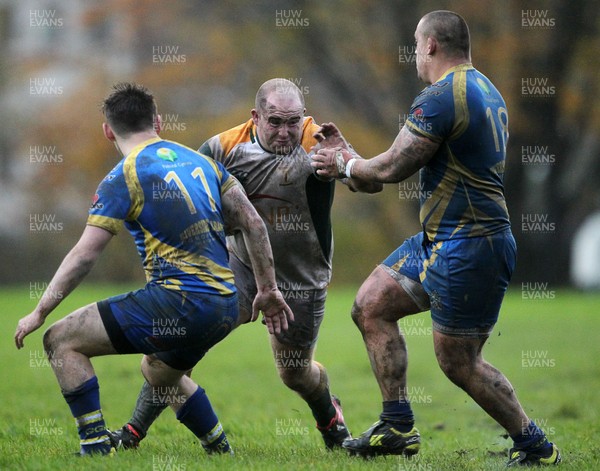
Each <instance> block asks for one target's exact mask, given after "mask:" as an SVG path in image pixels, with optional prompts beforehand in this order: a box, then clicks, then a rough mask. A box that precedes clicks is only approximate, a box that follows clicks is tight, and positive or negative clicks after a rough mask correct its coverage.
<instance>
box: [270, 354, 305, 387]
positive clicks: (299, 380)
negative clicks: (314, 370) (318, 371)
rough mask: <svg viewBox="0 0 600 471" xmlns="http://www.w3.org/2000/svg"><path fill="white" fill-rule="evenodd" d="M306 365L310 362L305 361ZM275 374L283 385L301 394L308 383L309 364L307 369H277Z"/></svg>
mask: <svg viewBox="0 0 600 471" xmlns="http://www.w3.org/2000/svg"><path fill="white" fill-rule="evenodd" d="M307 363H310V362H309V361H308V360H307ZM277 372H278V373H279V378H280V379H281V381H282V382H283V384H285V385H286V386H287V387H288V388H290V389H291V390H293V391H297V392H302V391H303V390H304V388H305V387H306V384H307V383H308V379H309V375H310V364H309V366H308V367H307V368H304V367H300V368H289V367H278V368H277Z"/></svg>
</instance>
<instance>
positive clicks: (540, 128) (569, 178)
mask: <svg viewBox="0 0 600 471" xmlns="http://www.w3.org/2000/svg"><path fill="white" fill-rule="evenodd" d="M436 9H450V10H453V11H456V12H458V13H460V14H461V15H463V16H464V17H465V19H466V20H467V22H468V24H469V26H470V29H471V36H472V58H473V63H474V65H475V67H477V68H478V69H479V70H480V71H481V72H483V73H484V74H486V75H487V76H488V77H490V78H491V79H492V81H493V82H494V83H495V84H496V86H497V88H498V89H499V90H500V91H501V93H502V94H503V95H504V98H505V100H506V102H507V107H508V112H509V129H510V139H509V144H508V149H509V150H508V160H507V168H506V174H505V184H506V193H507V198H508V205H509V210H510V213H511V218H512V222H513V231H514V233H515V236H516V238H517V243H518V247H519V262H518V269H517V272H516V273H515V277H514V281H515V282H517V283H523V282H543V283H549V284H551V285H552V286H562V285H567V284H571V283H572V282H573V279H572V276H571V273H572V266H573V262H574V258H573V254H574V251H573V250H574V249H573V240H574V239H575V237H576V235H577V234H578V231H580V228H581V227H582V224H584V223H585V222H586V221H587V222H588V223H589V221H591V220H592V217H593V216H594V215H595V214H598V211H600V185H599V183H600V89H599V88H600V74H599V68H598V63H599V60H598V51H600V35H599V26H600V25H599V22H600V19H599V16H598V10H599V9H598V4H597V2H588V1H584V0H572V1H569V2H564V1H560V0H547V1H531V2H526V3H525V2H521V1H516V0H507V1H495V0H460V1H442V0H440V1H430V0H421V1H419V2H416V1H413V0H385V1H370V0H343V1H342V0H326V1H316V0H306V1H304V0H297V1H271V0H258V1H253V2H242V1H233V0H231V1H227V0H220V1H217V0H204V1H191V0H190V1H187V0H186V1H170V2H165V1H158V0H144V1H142V0H107V1H102V2H98V1H92V0H85V1H84V0H54V1H52V0H48V1H42V0H38V1H35V0H23V1H18V2H17V1H6V0H0V117H1V122H2V125H1V126H0V188H1V191H0V207H1V208H2V209H1V211H2V213H1V214H2V217H1V218H0V257H1V258H0V259H1V260H2V270H1V271H0V282H2V283H12V282H26V283H27V282H29V283H37V282H41V283H43V282H47V281H48V280H49V278H50V276H51V275H52V273H53V272H54V271H55V270H56V268H57V266H58V264H59V262H60V260H61V259H62V257H63V256H64V255H65V253H66V251H67V250H68V249H69V248H70V247H71V246H72V245H73V244H74V243H75V242H76V240H77V239H78V237H79V235H80V233H81V231H82V229H83V227H84V224H85V218H86V214H87V209H88V207H89V204H90V202H91V198H92V196H93V195H94V192H95V189H96V186H97V184H98V182H99V181H100V180H101V179H102V177H103V176H104V175H105V174H106V173H107V172H108V171H109V170H110V169H111V168H112V167H113V166H114V165H115V164H116V162H117V161H118V160H119V157H118V155H117V153H116V151H115V149H114V147H112V145H111V144H110V143H109V142H108V141H106V140H105V139H104V137H103V136H102V133H101V127H100V125H101V122H102V115H101V113H100V108H99V105H100V103H101V101H102V99H103V97H104V96H105V95H106V94H107V93H108V91H109V89H110V86H111V85H112V84H113V83H115V82H117V81H124V80H135V81H139V82H141V83H143V84H144V85H146V86H147V87H149V88H150V89H151V90H152V91H153V92H154V94H155V96H156V98H157V101H158V105H159V111H160V112H161V114H162V116H163V121H164V123H165V130H164V132H163V134H162V135H163V137H165V138H168V139H173V140H176V141H180V142H182V143H184V144H186V145H188V146H190V147H192V148H197V147H199V146H200V144H202V143H203V142H204V141H205V140H206V139H207V138H208V137H210V136H212V135H214V134H216V133H218V132H220V131H223V130H225V129H228V128H230V127H232V126H235V125H237V124H239V123H241V122H243V121H245V120H246V119H248V117H249V116H250V114H249V113H250V109H251V108H252V107H253V103H254V95H255V93H256V90H257V88H258V87H259V85H260V84H261V83H262V82H264V81H265V80H267V79H269V78H272V77H284V78H288V79H290V80H292V81H293V82H294V83H296V84H297V85H298V86H299V87H300V89H301V90H302V92H303V93H304V94H305V98H306V105H307V114H308V115H312V116H314V117H315V119H316V121H317V122H325V121H334V122H335V123H337V124H338V125H339V126H340V128H341V129H342V130H343V132H344V134H345V136H346V137H347V138H348V139H349V140H350V141H351V142H352V144H353V145H354V147H355V148H356V149H357V150H358V152H359V153H360V154H361V155H363V156H365V157H371V156H374V155H376V154H378V153H379V152H382V151H384V150H386V149H387V148H388V147H389V145H390V144H391V143H392V141H393V139H394V137H395V136H396V134H397V133H398V130H399V127H400V126H401V125H402V123H403V121H404V120H405V117H406V114H407V113H408V111H409V107H410V104H411V102H412V99H413V98H414V96H415V95H416V94H417V93H418V92H419V91H420V90H421V89H422V88H423V86H424V85H423V84H422V83H420V82H419V81H418V79H417V77H416V72H415V64H414V38H413V34H414V29H415V27H416V24H417V22H418V20H419V19H420V17H421V16H422V15H423V14H425V13H427V12H429V11H432V10H436ZM418 189H419V187H418V184H417V180H416V178H414V179H411V180H410V181H408V182H405V183H403V184H400V185H398V184H396V185H387V187H386V189H385V190H384V192H383V193H381V194H378V195H374V196H367V195H359V194H352V193H350V192H349V191H347V190H346V188H345V187H343V185H338V188H337V191H336V201H335V205H334V221H333V222H334V235H335V259H334V263H335V265H334V278H333V282H334V283H335V284H356V285H358V283H360V282H361V281H362V280H363V279H364V278H365V277H366V276H367V275H368V274H369V272H370V271H371V270H372V268H373V267H374V266H375V265H376V264H377V263H378V262H379V261H381V260H382V259H383V258H384V257H385V256H386V255H387V254H388V253H389V252H391V251H392V250H393V249H394V248H395V247H396V246H398V245H399V244H400V243H401V242H402V240H403V239H404V238H405V237H408V236H410V235H412V234H414V233H416V232H417V231H419V230H420V227H419V223H418V200H417V198H416V196H417V194H418ZM588 227H589V226H588ZM596 227H597V226H596ZM595 233H598V234H600V228H599V229H598V231H594V230H591V231H590V230H588V231H587V234H588V235H587V241H588V242H586V244H588V245H587V247H589V251H588V252H585V253H586V256H584V257H583V259H584V260H585V263H587V265H588V271H590V272H591V273H593V272H594V266H595V267H598V266H600V241H599V240H598V237H596V238H595V242H594V237H593V235H594V234H595ZM590 240H591V241H592V242H589V241H590ZM589 244H592V245H593V247H590V246H589ZM594 244H595V245H594ZM594 247H595V248H594ZM133 249H134V246H133V242H132V240H131V238H130V237H129V235H128V234H126V233H123V234H121V235H120V236H119V237H117V238H116V239H115V240H114V241H113V243H111V245H110V246H109V248H108V250H107V252H106V253H105V254H104V256H103V257H102V260H101V261H100V263H99V265H98V266H97V268H96V269H95V270H94V272H93V275H92V276H93V278H94V279H96V280H105V281H117V282H128V281H132V280H139V281H142V280H143V277H142V272H141V268H140V265H139V260H138V258H137V255H136V253H135V251H134V250H133ZM579 258H581V257H579ZM585 263H584V265H585ZM597 271H598V270H596V272H597ZM588 278H589V277H586V279H588ZM597 283H598V285H600V281H597ZM584 284H585V283H584ZM579 285H581V286H583V285H582V283H580V284H579ZM589 285H590V286H593V283H589Z"/></svg>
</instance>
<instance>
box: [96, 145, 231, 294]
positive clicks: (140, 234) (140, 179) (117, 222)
mask: <svg viewBox="0 0 600 471" xmlns="http://www.w3.org/2000/svg"><path fill="white" fill-rule="evenodd" d="M234 184H235V180H234V179H233V177H231V176H230V174H229V173H228V172H227V170H225V168H224V167H223V166H222V165H221V164H220V163H218V162H215V161H213V160H212V159H210V158H207V157H206V156H204V155H202V154H199V153H198V152H196V151H194V150H192V149H189V148H187V147H185V146H183V145H181V144H177V143H175V142H171V141H165V140H162V139H160V138H154V139H150V140H148V141H145V142H143V143H142V144H140V145H138V146H137V147H136V148H135V149H134V150H133V151H132V152H130V153H129V155H127V156H126V157H125V158H124V159H123V160H121V161H120V162H119V163H118V164H117V166H116V167H115V168H114V169H113V170H112V171H111V172H110V173H109V174H108V175H107V176H106V177H105V178H104V180H103V181H102V182H101V183H100V185H99V187H98V190H97V193H96V195H95V196H94V201H93V204H92V206H91V208H90V210H89V216H88V221H87V223H88V224H89V225H92V226H98V227H101V228H103V229H106V230H108V231H110V232H112V233H113V234H116V233H117V232H118V231H119V229H120V228H121V226H122V222H123V221H124V223H125V226H126V227H127V229H128V230H129V232H131V234H132V236H133V237H134V239H135V244H136V246H137V250H138V253H139V255H140V257H141V259H142V264H143V266H144V270H145V272H146V279H147V280H148V282H154V283H158V284H160V285H162V286H164V287H165V288H168V289H175V290H182V291H193V292H206V293H221V294H231V293H233V292H235V286H234V284H233V273H232V272H231V270H230V268H229V257H228V252H227V247H226V243H225V231H224V221H223V212H222V209H221V195H222V194H224V193H225V192H226V191H227V190H228V189H229V188H230V187H231V186H232V185H234Z"/></svg>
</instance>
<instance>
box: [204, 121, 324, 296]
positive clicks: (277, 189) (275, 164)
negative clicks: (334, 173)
mask: <svg viewBox="0 0 600 471" xmlns="http://www.w3.org/2000/svg"><path fill="white" fill-rule="evenodd" d="M319 128H320V126H318V125H317V124H315V122H314V120H313V118H312V117H305V118H304V122H303V124H302V138H301V141H300V143H299V144H298V146H296V148H295V149H294V150H293V151H292V152H290V153H289V154H287V155H278V154H274V153H272V152H269V151H267V150H265V149H264V148H263V147H262V146H261V144H260V142H259V140H258V136H257V135H256V126H255V125H254V123H253V121H252V120H251V119H250V120H248V121H247V122H245V123H243V124H240V125H239V126H236V127H234V128H232V129H229V130H227V131H225V132H222V133H221V134H218V135H216V136H213V137H212V138H210V139H208V140H207V141H206V142H205V143H204V144H203V145H202V146H201V147H200V149H199V152H200V153H202V154H204V155H207V156H209V157H212V158H213V159H215V160H216V161H218V162H221V163H222V164H223V165H224V166H225V168H226V169H227V170H228V171H229V172H230V173H231V174H232V175H233V176H234V177H236V178H237V179H238V180H239V181H240V183H241V184H242V186H243V187H244V189H245V190H246V193H247V195H248V198H249V199H250V201H251V202H252V204H253V205H254V207H255V208H256V210H257V211H258V213H259V214H260V216H261V217H262V219H263V221H264V222H265V225H266V226H267V231H268V233H269V239H270V241H271V247H272V249H273V257H274V260H275V273H276V276H277V284H278V286H279V287H280V289H284V290H308V289H322V288H325V287H326V286H327V284H328V283H329V280H330V279H331V259H332V255H333V235H332V230H331V219H330V215H331V205H332V203H333V194H334V188H335V182H334V181H323V180H321V179H319V178H317V177H316V175H315V173H314V171H313V168H312V167H311V165H310V149H311V147H312V146H314V145H315V144H316V142H317V141H316V140H315V138H314V137H313V134H314V133H315V132H317V131H318V130H319ZM228 244H229V247H230V250H231V251H232V252H233V253H234V254H235V255H236V256H237V257H238V258H239V259H240V260H241V261H242V262H243V263H245V264H246V265H248V266H251V264H250V258H249V257H248V253H247V251H246V246H245V244H244V240H243V237H242V235H241V234H236V235H233V236H230V237H228Z"/></svg>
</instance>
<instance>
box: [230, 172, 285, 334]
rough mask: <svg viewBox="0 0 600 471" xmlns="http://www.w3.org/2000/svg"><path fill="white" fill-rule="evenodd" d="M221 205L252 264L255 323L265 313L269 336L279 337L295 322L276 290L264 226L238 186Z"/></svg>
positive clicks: (271, 258) (232, 188)
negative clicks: (238, 231)
mask: <svg viewBox="0 0 600 471" xmlns="http://www.w3.org/2000/svg"><path fill="white" fill-rule="evenodd" d="M222 201H223V212H224V216H225V225H226V226H227V227H229V228H230V229H232V230H240V231H241V232H242V234H243V235H244V242H245V243H246V247H247V249H248V254H249V255H250V261H251V262H252V269H253V271H254V278H255V280H256V287H257V290H258V292H257V295H256V298H255V299H254V303H253V304H252V321H255V320H256V319H257V318H258V313H259V311H262V313H263V315H264V318H265V323H266V324H267V328H268V329H269V333H271V334H273V333H280V332H281V330H282V329H283V330H286V329H287V328H288V320H290V321H293V320H294V314H293V313H292V310H291V309H290V308H289V306H288V305H287V304H286V302H285V300H284V299H283V295H282V294H281V292H280V291H279V289H278V288H277V283H276V281H275V265H274V262H273V252H272V251H271V243H270V242H269V235H268V233H267V228H266V227H265V223H264V222H263V220H262V219H261V217H260V216H259V215H258V213H257V212H256V209H255V208H254V206H252V203H250V201H249V200H248V198H247V197H246V194H245V193H244V191H243V190H242V189H241V187H240V186H239V184H238V183H237V182H236V184H235V185H233V186H232V187H231V188H230V189H228V190H227V191H226V192H225V194H224V195H223V198H222Z"/></svg>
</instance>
